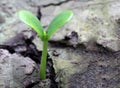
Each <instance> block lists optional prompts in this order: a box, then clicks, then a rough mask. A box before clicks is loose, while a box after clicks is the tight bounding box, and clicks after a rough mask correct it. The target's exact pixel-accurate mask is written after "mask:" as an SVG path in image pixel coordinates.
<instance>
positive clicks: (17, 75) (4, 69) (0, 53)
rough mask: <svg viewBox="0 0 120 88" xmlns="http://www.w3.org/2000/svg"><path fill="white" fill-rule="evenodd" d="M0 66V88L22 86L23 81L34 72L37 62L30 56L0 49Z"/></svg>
mask: <svg viewBox="0 0 120 88" xmlns="http://www.w3.org/2000/svg"><path fill="white" fill-rule="evenodd" d="M0 68H1V69H0V79H1V80H0V83H1V84H0V88H8V87H10V88H22V87H23V86H24V85H23V81H25V78H28V74H32V73H33V71H34V70H35V68H36V64H35V62H34V61H32V60H31V59H30V58H27V57H26V58H25V57H22V56H21V55H17V54H10V53H9V52H8V51H7V50H3V49H0ZM36 78H37V77H36ZM33 81H34V80H33Z"/></svg>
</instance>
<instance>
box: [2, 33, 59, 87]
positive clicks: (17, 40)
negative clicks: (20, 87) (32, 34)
mask: <svg viewBox="0 0 120 88" xmlns="http://www.w3.org/2000/svg"><path fill="white" fill-rule="evenodd" d="M0 49H6V50H8V51H9V52H10V53H12V54H13V53H18V54H21V55H22V56H24V57H29V58H31V59H32V60H33V61H35V63H36V64H37V65H38V70H39V64H40V61H41V54H42V51H39V50H37V48H36V46H35V44H34V43H33V42H32V38H25V37H24V36H23V35H22V34H18V35H17V36H15V37H13V38H11V39H10V40H8V41H7V42H5V43H4V45H0ZM46 73H47V79H49V80H50V88H58V85H57V82H56V81H55V76H56V75H55V71H54V68H53V62H52V59H51V58H50V57H49V55H48V56H47V69H46ZM40 81H41V80H36V81H35V82H30V81H29V80H27V81H24V83H23V84H24V85H25V88H34V86H36V85H38V84H39V83H40Z"/></svg>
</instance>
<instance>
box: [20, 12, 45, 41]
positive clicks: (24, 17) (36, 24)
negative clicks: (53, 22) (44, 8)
mask: <svg viewBox="0 0 120 88" xmlns="http://www.w3.org/2000/svg"><path fill="white" fill-rule="evenodd" d="M18 16H19V18H20V20H21V21H23V22H24V23H26V24H27V25H29V26H30V27H31V28H33V29H34V31H35V32H37V34H38V35H39V36H40V38H41V39H43V27H42V25H41V23H40V21H39V20H38V19H37V17H36V16H35V15H33V14H32V13H31V12H29V11H25V10H21V11H19V12H18Z"/></svg>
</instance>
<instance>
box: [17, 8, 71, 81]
mask: <svg viewBox="0 0 120 88" xmlns="http://www.w3.org/2000/svg"><path fill="white" fill-rule="evenodd" d="M18 16H19V19H20V20H21V21H23V22H24V23H25V24H27V25H29V26H30V27H31V28H32V29H33V30H34V31H35V32H36V33H37V34H38V36H39V37H40V39H41V40H42V42H43V51H42V57H41V63H40V79H41V80H44V79H46V59H47V48H48V40H49V39H50V37H51V36H52V35H53V34H54V33H55V32H56V31H57V30H58V29H59V28H60V27H62V26H63V25H64V24H65V23H67V22H68V21H69V20H70V19H71V18H72V16H73V13H72V11H69V10H66V11H63V12H62V13H60V14H58V15H57V16H56V17H55V18H54V19H53V20H52V22H51V23H50V25H49V26H48V28H47V30H46V31H45V30H44V28H43V27H42V25H41V23H40V21H39V20H38V19H37V17H36V16H35V15H33V14H32V13H31V12H29V11H25V10H21V11H19V12H18Z"/></svg>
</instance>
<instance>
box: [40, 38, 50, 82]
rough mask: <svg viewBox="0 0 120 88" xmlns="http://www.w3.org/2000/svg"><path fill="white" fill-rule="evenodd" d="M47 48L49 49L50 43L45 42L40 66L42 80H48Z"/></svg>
mask: <svg viewBox="0 0 120 88" xmlns="http://www.w3.org/2000/svg"><path fill="white" fill-rule="evenodd" d="M47 48H48V41H47V40H44V41H43V52H42V58H41V64H40V79H41V80H44V79H46V61H47Z"/></svg>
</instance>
